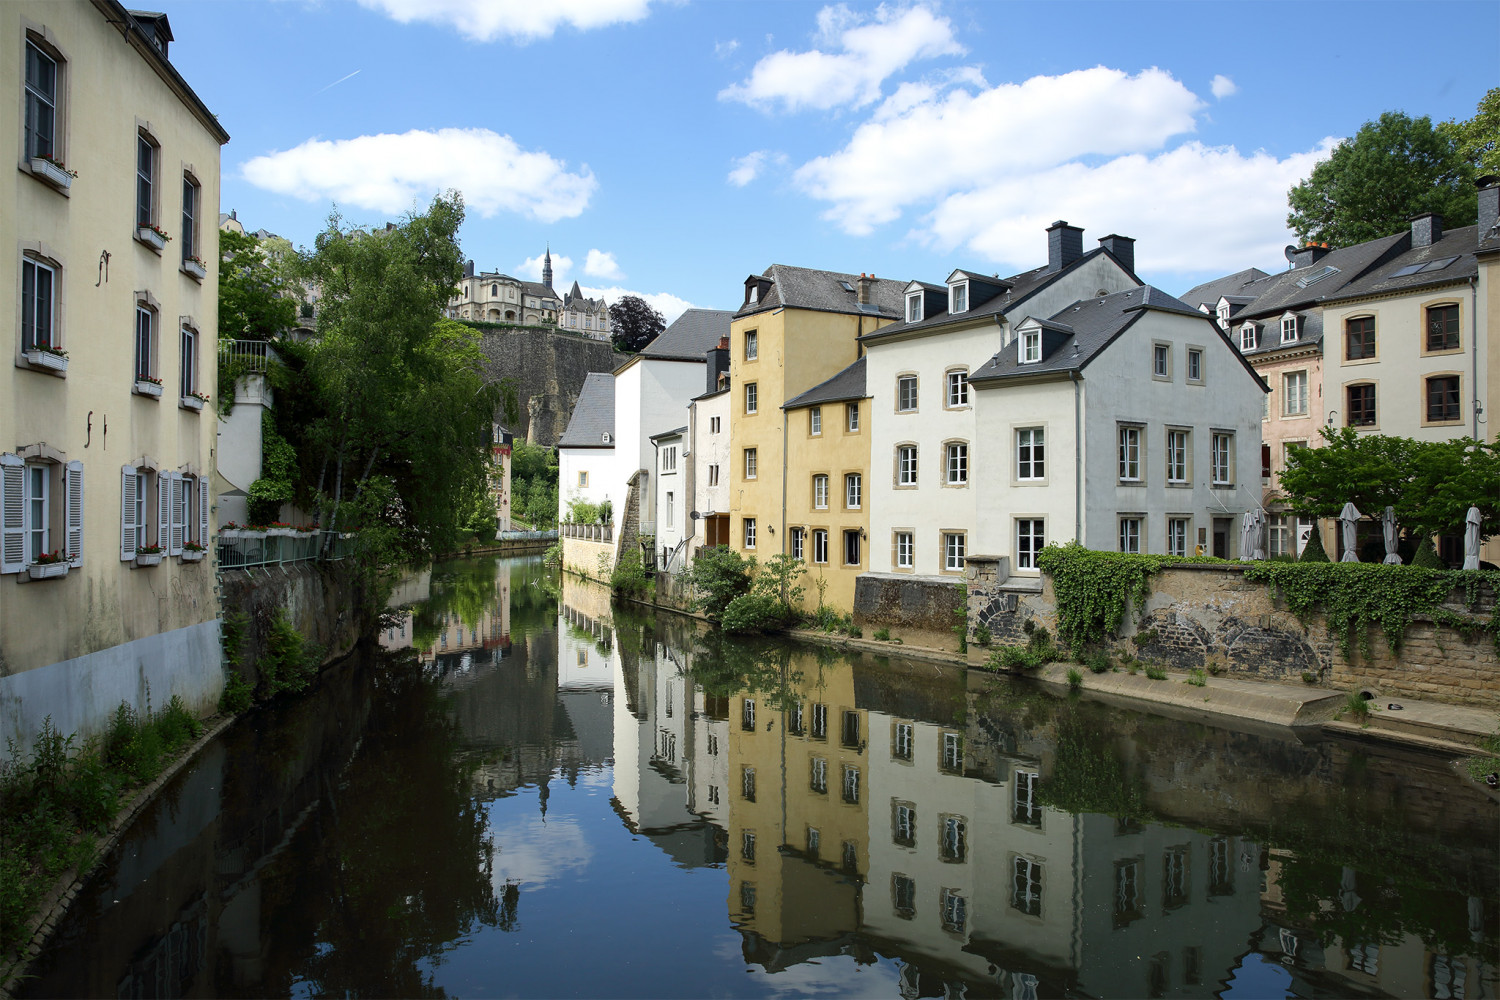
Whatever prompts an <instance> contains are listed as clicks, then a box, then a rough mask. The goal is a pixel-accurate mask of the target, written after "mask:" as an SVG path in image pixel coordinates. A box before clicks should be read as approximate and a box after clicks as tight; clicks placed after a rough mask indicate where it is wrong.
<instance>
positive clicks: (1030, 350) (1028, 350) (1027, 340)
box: [1017, 330, 1042, 365]
mask: <svg viewBox="0 0 1500 1000" xmlns="http://www.w3.org/2000/svg"><path fill="white" fill-rule="evenodd" d="M1017 343H1018V344H1019V345H1020V347H1021V358H1020V361H1021V364H1023V365H1031V364H1036V363H1037V362H1038V361H1040V360H1042V331H1040V330H1027V331H1026V332H1025V333H1023V334H1021V339H1020V340H1019V341H1017Z"/></svg>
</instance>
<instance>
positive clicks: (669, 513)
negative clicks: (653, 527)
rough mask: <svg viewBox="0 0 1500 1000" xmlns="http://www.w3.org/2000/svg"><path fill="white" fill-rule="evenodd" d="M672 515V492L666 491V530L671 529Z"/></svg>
mask: <svg viewBox="0 0 1500 1000" xmlns="http://www.w3.org/2000/svg"><path fill="white" fill-rule="evenodd" d="M673 513H674V512H673V496H672V491H671V490H668V491H667V527H668V528H670V527H672V523H673V520H674V518H673V516H672V515H673Z"/></svg>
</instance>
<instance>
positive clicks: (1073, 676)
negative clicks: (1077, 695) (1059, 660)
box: [1068, 667, 1083, 691]
mask: <svg viewBox="0 0 1500 1000" xmlns="http://www.w3.org/2000/svg"><path fill="white" fill-rule="evenodd" d="M1068 687H1069V688H1070V689H1072V690H1074V691H1077V690H1078V689H1079V688H1081V687H1083V674H1081V673H1079V672H1078V668H1077V667H1069V668H1068Z"/></svg>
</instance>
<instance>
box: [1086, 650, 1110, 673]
mask: <svg viewBox="0 0 1500 1000" xmlns="http://www.w3.org/2000/svg"><path fill="white" fill-rule="evenodd" d="M1083 663H1084V665H1085V666H1086V667H1088V668H1089V669H1090V670H1092V671H1093V672H1094V673H1096V674H1104V673H1108V672H1109V669H1110V667H1111V665H1112V664H1111V663H1110V662H1109V654H1108V653H1106V652H1104V651H1103V650H1097V649H1096V650H1094V651H1093V652H1092V653H1088V654H1085V656H1084V658H1083Z"/></svg>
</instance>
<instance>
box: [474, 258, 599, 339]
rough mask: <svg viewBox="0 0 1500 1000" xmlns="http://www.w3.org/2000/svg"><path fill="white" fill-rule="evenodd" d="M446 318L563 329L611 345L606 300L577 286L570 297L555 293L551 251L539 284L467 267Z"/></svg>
mask: <svg viewBox="0 0 1500 1000" xmlns="http://www.w3.org/2000/svg"><path fill="white" fill-rule="evenodd" d="M448 315H449V316H450V317H452V318H453V319H467V320H476V321H480V322H486V323H520V324H524V325H528V326H540V325H549V326H559V327H563V328H565V329H569V330H575V331H578V332H580V333H584V334H587V335H588V336H590V337H593V338H594V339H595V340H608V339H609V306H608V304H607V303H606V302H605V301H604V300H603V299H602V298H600V299H591V298H588V297H587V296H585V295H584V294H583V290H582V289H580V288H579V287H578V282H576V281H575V282H573V287H572V289H571V290H570V291H569V292H568V293H567V294H566V295H563V296H559V295H558V294H557V292H556V291H555V290H553V288H552V251H551V250H550V249H549V250H548V251H547V254H546V256H545V257H543V258H542V280H541V281H540V282H537V281H522V280H521V279H519V278H513V277H511V276H510V275H508V274H502V273H500V272H499V271H483V272H479V273H476V272H475V270H474V262H473V261H472V260H471V261H466V262H465V263H464V276H463V280H462V281H460V282H459V286H458V294H457V295H455V296H454V297H453V299H452V301H450V302H449V303H448Z"/></svg>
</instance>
